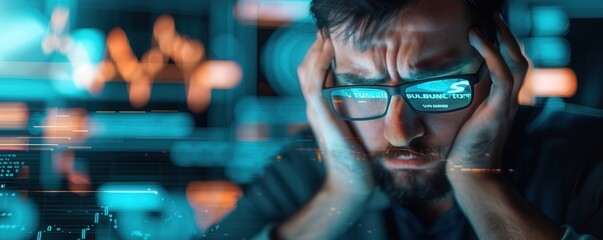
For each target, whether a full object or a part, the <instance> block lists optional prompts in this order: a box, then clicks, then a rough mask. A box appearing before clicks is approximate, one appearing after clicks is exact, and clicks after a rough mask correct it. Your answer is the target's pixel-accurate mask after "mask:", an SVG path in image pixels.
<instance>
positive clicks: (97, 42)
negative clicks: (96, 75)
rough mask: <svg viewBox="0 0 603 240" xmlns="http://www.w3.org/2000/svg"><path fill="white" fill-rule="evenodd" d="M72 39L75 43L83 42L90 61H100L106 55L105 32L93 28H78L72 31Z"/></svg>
mask: <svg viewBox="0 0 603 240" xmlns="http://www.w3.org/2000/svg"><path fill="white" fill-rule="evenodd" d="M71 39H73V42H74V43H75V44H81V45H82V46H83V47H84V49H85V51H86V53H87V55H88V57H89V59H88V61H90V62H93V63H98V62H100V61H102V60H103V58H104V57H105V34H104V33H103V32H102V31H100V30H98V29H92V28H85V29H78V30H76V31H73V32H72V33H71Z"/></svg>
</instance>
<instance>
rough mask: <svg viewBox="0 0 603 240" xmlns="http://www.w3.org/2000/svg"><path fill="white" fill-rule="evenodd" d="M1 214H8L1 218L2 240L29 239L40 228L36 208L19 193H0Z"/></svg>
mask: <svg viewBox="0 0 603 240" xmlns="http://www.w3.org/2000/svg"><path fill="white" fill-rule="evenodd" d="M0 212H2V213H6V214H7V216H2V217H0V228H1V229H2V230H1V231H0V232H1V235H0V236H1V237H0V238H2V239H29V238H30V237H31V236H32V234H33V232H34V231H35V229H36V228H37V227H38V211H37V210H36V206H35V205H34V204H33V203H32V202H31V201H30V200H27V199H26V198H24V197H23V196H21V194H19V193H16V192H12V191H0ZM8 214H10V216H8Z"/></svg>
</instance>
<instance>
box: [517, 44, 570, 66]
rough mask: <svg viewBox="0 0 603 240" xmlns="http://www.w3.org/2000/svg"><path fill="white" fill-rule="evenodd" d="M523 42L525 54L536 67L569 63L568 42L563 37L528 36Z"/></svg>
mask: <svg viewBox="0 0 603 240" xmlns="http://www.w3.org/2000/svg"><path fill="white" fill-rule="evenodd" d="M524 43H525V51H526V54H527V55H528V57H530V59H531V60H532V62H533V63H534V65H535V66H536V67H563V66H566V65H567V64H569V60H570V44H569V42H568V41H567V40H565V39H564V38H561V37H537V38H528V39H526V40H525V41H524Z"/></svg>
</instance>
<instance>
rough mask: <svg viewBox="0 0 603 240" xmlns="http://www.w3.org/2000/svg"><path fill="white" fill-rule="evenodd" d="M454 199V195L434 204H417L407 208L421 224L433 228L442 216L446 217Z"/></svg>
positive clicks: (449, 195)
mask: <svg viewBox="0 0 603 240" xmlns="http://www.w3.org/2000/svg"><path fill="white" fill-rule="evenodd" d="M453 204H454V198H453V197H452V194H448V195H446V196H445V197H444V198H442V199H440V200H438V201H434V202H415V203H411V204H409V205H408V206H407V209H408V210H409V211H410V212H411V213H413V214H414V215H415V216H416V217H417V218H418V219H419V221H421V223H423V225H424V226H425V227H427V228H429V227H431V226H432V225H433V224H434V223H435V222H436V221H437V220H438V219H439V218H440V217H441V216H442V215H444V214H445V213H446V212H448V210H450V208H452V205H453Z"/></svg>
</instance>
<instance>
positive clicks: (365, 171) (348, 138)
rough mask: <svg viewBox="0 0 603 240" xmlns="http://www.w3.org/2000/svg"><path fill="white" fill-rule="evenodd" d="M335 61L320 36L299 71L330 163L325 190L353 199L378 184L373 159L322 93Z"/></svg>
mask: <svg viewBox="0 0 603 240" xmlns="http://www.w3.org/2000/svg"><path fill="white" fill-rule="evenodd" d="M333 58H334V51H333V45H332V42H331V40H330V39H328V38H325V37H324V36H323V34H317V36H316V40H315V41H314V43H313V44H312V46H311V47H310V49H309V50H308V52H307V54H306V56H305V58H304V60H303V61H302V63H301V64H300V66H299V68H298V70H297V74H298V78H299V84H300V86H301V90H302V93H303V95H304V98H305V100H306V106H307V107H306V114H307V117H308V121H309V123H310V126H311V127H312V130H313V132H314V136H315V138H316V141H317V142H318V144H319V146H320V151H319V153H318V154H320V156H319V159H322V160H323V161H324V162H325V164H326V168H327V176H326V182H325V187H326V188H327V189H325V190H327V191H334V192H338V193H342V194H350V195H351V196H350V197H359V198H362V197H367V195H368V194H370V193H371V192H372V190H373V185H374V184H373V178H372V175H371V171H370V166H369V156H368V154H367V153H366V152H365V150H364V148H363V147H362V144H360V142H359V141H358V139H356V138H355V137H354V134H353V133H352V131H351V129H350V126H349V125H348V124H347V123H346V122H345V121H343V120H341V119H339V118H337V117H336V116H335V115H334V114H333V112H332V111H331V108H330V106H329V103H328V101H327V100H326V99H324V98H323V97H322V93H321V90H322V85H323V80H324V78H325V76H326V75H327V74H328V72H327V71H329V69H330V68H329V65H330V63H331V61H332V60H333ZM330 79H332V78H330Z"/></svg>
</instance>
